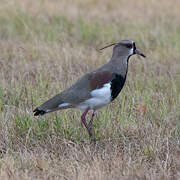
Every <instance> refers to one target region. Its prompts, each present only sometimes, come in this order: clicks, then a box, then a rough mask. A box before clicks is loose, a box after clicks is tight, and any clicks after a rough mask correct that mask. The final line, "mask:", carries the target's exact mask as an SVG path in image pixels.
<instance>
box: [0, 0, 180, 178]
mask: <svg viewBox="0 0 180 180" xmlns="http://www.w3.org/2000/svg"><path fill="white" fill-rule="evenodd" d="M179 10H180V1H179V0H174V1H170V0H159V1H156V0H148V1H147V0H137V1H134V0H129V1H126V0H120V1H118V0H111V1H109V0H100V1H95V0H86V1H83V0H76V1H72V0H69V1H67V0H61V1H58V0H52V1H50V0H49V1H48V0H39V1H38V0H36V1H35V0H23V1H20V0H1V1H0V179H3V180H6V179H16V180H19V179H24V180H30V179H32V180H34V179H49V180H51V179H70V180H71V179H78V180H84V179H88V180H90V179H91V180H110V179H114V180H117V179H126V180H135V179H137V180H141V179H142V180H144V179H153V180H155V179H162V180H164V179H168V180H169V179H173V180H174V179H180V18H179ZM122 39H132V40H134V41H135V42H136V46H137V47H138V49H140V50H141V51H142V52H143V53H144V54H146V56H147V58H146V59H143V58H139V57H138V56H133V57H132V58H131V60H130V64H129V72H128V77H127V82H126V85H125V87H124V88H123V90H122V92H121V94H120V96H119V97H118V98H117V99H116V100H115V101H114V102H113V103H112V104H110V105H109V106H107V107H105V108H103V109H101V110H99V111H98V113H97V116H96V118H95V121H94V127H93V129H94V133H95V135H96V137H97V144H96V145H95V146H94V145H93V144H91V143H90V141H89V137H88V134H87V131H86V130H85V129H84V127H83V126H82V125H81V122H80V115H81V113H82V112H80V111H78V110H74V109H70V110H65V111H58V112H54V113H51V114H48V115H46V116H43V117H39V118H35V117H33V113H32V110H33V109H34V108H35V107H36V106H38V105H40V104H41V103H42V102H44V101H45V100H47V99H48V98H50V97H52V96H53V95H55V94H56V93H59V92H60V91H62V90H63V89H64V88H67V87H68V86H70V85H71V84H72V83H73V82H74V81H75V80H77V79H78V78H79V77H80V76H81V75H83V74H84V73H86V72H88V71H91V70H93V69H94V68H97V67H98V66H101V65H102V64H104V63H106V62H107V61H108V60H109V59H110V57H111V54H112V48H108V49H106V50H104V51H103V52H99V51H98V50H97V49H98V48H101V47H103V46H105V45H107V44H108V43H112V42H117V41H119V40H122Z"/></svg>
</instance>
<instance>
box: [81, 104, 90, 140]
mask: <svg viewBox="0 0 180 180" xmlns="http://www.w3.org/2000/svg"><path fill="white" fill-rule="evenodd" d="M89 110H90V107H88V108H87V109H86V110H85V111H84V113H83V114H82V115H81V120H82V123H83V124H84V126H85V127H86V129H87V130H88V133H89V136H90V137H92V135H93V134H92V132H91V128H89V125H88V124H87V123H86V115H87V113H88V111H89Z"/></svg>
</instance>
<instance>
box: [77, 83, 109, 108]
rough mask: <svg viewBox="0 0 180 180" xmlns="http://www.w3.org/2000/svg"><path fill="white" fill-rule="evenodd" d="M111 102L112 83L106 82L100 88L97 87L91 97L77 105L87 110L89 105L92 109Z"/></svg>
mask: <svg viewBox="0 0 180 180" xmlns="http://www.w3.org/2000/svg"><path fill="white" fill-rule="evenodd" d="M110 102H111V85H110V83H106V84H104V86H103V87H102V88H100V89H95V90H93V91H92V92H91V98H90V99H87V100H86V101H84V102H83V103H81V104H79V105H78V106H77V108H78V109H81V110H85V109H87V108H88V107H90V108H91V109H94V110H95V109H99V108H101V107H103V106H105V105H107V104H109V103H110Z"/></svg>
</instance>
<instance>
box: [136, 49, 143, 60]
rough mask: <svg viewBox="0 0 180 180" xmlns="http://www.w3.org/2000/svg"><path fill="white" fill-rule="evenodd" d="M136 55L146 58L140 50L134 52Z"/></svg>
mask: <svg viewBox="0 0 180 180" xmlns="http://www.w3.org/2000/svg"><path fill="white" fill-rule="evenodd" d="M134 53H135V54H138V55H140V56H142V57H144V58H145V57H146V56H145V55H144V54H143V53H142V52H140V51H139V50H138V49H135V51H134Z"/></svg>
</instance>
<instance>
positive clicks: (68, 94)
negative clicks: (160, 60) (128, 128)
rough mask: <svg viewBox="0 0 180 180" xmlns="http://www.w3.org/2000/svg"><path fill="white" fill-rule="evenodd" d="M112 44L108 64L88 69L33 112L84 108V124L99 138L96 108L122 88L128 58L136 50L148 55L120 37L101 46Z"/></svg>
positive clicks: (136, 52) (105, 103) (40, 113)
mask: <svg viewBox="0 0 180 180" xmlns="http://www.w3.org/2000/svg"><path fill="white" fill-rule="evenodd" d="M110 46H113V53H112V57H111V58H110V60H109V61H108V62H107V63H106V64H104V65H103V66H101V67H99V68H97V69H95V70H93V71H91V72H88V73H86V74H85V75H84V76H82V77H81V78H79V79H78V80H77V81H76V82H75V83H74V84H72V85H71V86H70V87H69V88H67V89H65V90H64V91H62V92H60V93H59V94H57V95H55V96H54V97H52V98H51V99H49V100H47V101H45V102H44V103H43V104H41V105H40V106H39V107H37V108H35V109H34V110H33V112H34V116H39V115H44V114H47V113H50V112H53V111H57V110H62V109H67V108H77V109H79V110H84V112H83V113H82V115H81V121H82V124H83V125H84V126H85V128H86V129H87V131H88V134H89V137H90V138H91V139H93V140H94V141H95V142H96V139H95V137H93V133H92V124H93V119H94V116H95V112H96V110H98V109H100V108H102V107H104V106H106V105H108V104H109V103H110V102H112V101H113V100H114V99H116V97H117V96H118V95H119V93H120V92H121V90H122V88H123V86H124V84H125V81H126V76H127V72H128V63H129V58H130V57H131V56H132V55H134V54H137V55H140V56H142V57H144V58H145V57H146V56H145V55H144V54H143V53H141V52H140V51H139V50H138V49H137V48H136V44H135V42H134V41H132V40H121V41H119V42H116V43H112V44H109V45H107V46H105V47H103V48H101V49H100V50H103V49H105V48H107V47H110ZM89 110H92V115H91V119H90V121H89V123H87V121H86V115H87V114H88V112H89Z"/></svg>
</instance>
